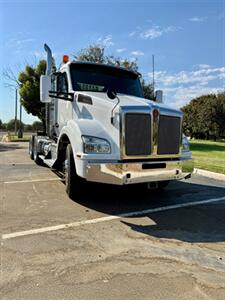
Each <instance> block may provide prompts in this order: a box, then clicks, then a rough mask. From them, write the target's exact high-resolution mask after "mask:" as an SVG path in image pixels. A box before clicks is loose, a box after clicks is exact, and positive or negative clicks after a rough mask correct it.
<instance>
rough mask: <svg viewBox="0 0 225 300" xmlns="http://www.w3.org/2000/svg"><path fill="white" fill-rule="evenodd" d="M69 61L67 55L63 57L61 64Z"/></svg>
mask: <svg viewBox="0 0 225 300" xmlns="http://www.w3.org/2000/svg"><path fill="white" fill-rule="evenodd" d="M68 61H69V56H68V55H63V63H64V64H65V63H67V62H68Z"/></svg>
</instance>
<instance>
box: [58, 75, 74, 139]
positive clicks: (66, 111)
mask: <svg viewBox="0 0 225 300" xmlns="http://www.w3.org/2000/svg"><path fill="white" fill-rule="evenodd" d="M57 91H58V92H62V93H68V79H67V74H66V72H64V73H61V74H59V75H58V78H57ZM62 97H63V96H62ZM56 107H57V108H56V112H55V113H56V120H57V122H56V124H55V127H56V128H55V131H56V134H57V136H58V135H59V133H60V131H61V129H62V127H63V126H65V125H66V123H67V121H69V120H70V119H71V118H72V104H71V102H70V101H66V100H63V99H57V106H56Z"/></svg>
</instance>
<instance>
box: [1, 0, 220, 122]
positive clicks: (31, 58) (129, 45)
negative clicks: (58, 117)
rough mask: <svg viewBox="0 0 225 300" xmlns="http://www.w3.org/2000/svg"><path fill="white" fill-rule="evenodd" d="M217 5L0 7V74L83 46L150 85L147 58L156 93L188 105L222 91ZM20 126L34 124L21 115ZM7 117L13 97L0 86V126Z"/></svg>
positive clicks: (116, 3)
mask: <svg viewBox="0 0 225 300" xmlns="http://www.w3.org/2000/svg"><path fill="white" fill-rule="evenodd" d="M224 10H225V0H220V1H217V0H214V1H213V0H211V1H210V0H208V1H204V0H202V1H200V0H197V1H187V0H186V1H184V0H173V1H170V0H168V1H165V0H164V1H160V0H158V1H141V0H140V1H134V0H133V1H128V0H127V1H123V0H121V1H117V0H114V1H103V0H102V1H85V0H83V1H50V0H49V1H41V0H40V1H32V0H30V1H15V0H14V1H10V0H8V1H1V0H0V71H1V74H2V71H3V70H4V69H6V68H8V67H10V68H11V69H12V70H13V71H14V73H15V74H17V73H18V72H19V70H21V69H23V67H24V65H25V64H26V63H29V64H31V65H35V63H36V62H37V61H38V60H39V59H41V58H43V57H44V51H43V44H44V43H45V42H46V43H47V44H49V45H50V47H51V48H52V51H53V53H54V56H55V58H56V62H57V64H59V62H60V60H61V57H62V55H63V54H69V55H71V54H72V53H75V52H77V51H79V50H80V49H82V48H84V47H87V46H88V45H90V44H93V43H98V44H103V45H105V46H106V52H107V53H108V54H114V55H116V56H121V57H122V58H130V59H135V58H137V59H138V65H139V71H140V72H141V73H142V74H143V75H144V78H145V79H146V80H150V81H151V76H152V74H151V70H152V54H154V55H155V69H156V88H158V89H163V90H164V95H165V103H168V104H170V105H172V106H175V107H177V108H179V107H181V106H182V105H184V104H185V103H187V102H188V101H190V100H191V99H192V98H193V97H195V96H198V95H201V94H206V93H210V92H217V91H221V90H224V88H225V43H224V39H225V24H224ZM23 115H24V118H23V121H24V122H25V123H32V122H33V120H34V118H33V117H32V116H31V115H27V114H26V113H25V112H24V114H23ZM13 116H14V91H11V90H9V89H6V88H5V87H4V86H3V79H2V76H1V85H0V119H2V120H3V121H8V120H9V119H11V118H13Z"/></svg>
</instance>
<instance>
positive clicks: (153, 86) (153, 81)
mask: <svg viewBox="0 0 225 300" xmlns="http://www.w3.org/2000/svg"><path fill="white" fill-rule="evenodd" d="M152 89H153V95H154V93H155V55H154V54H153V55H152Z"/></svg>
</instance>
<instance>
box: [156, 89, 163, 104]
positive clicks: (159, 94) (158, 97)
mask: <svg viewBox="0 0 225 300" xmlns="http://www.w3.org/2000/svg"><path fill="white" fill-rule="evenodd" d="M155 100H156V102H158V103H162V102H163V91H161V90H158V91H156V92H155Z"/></svg>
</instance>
